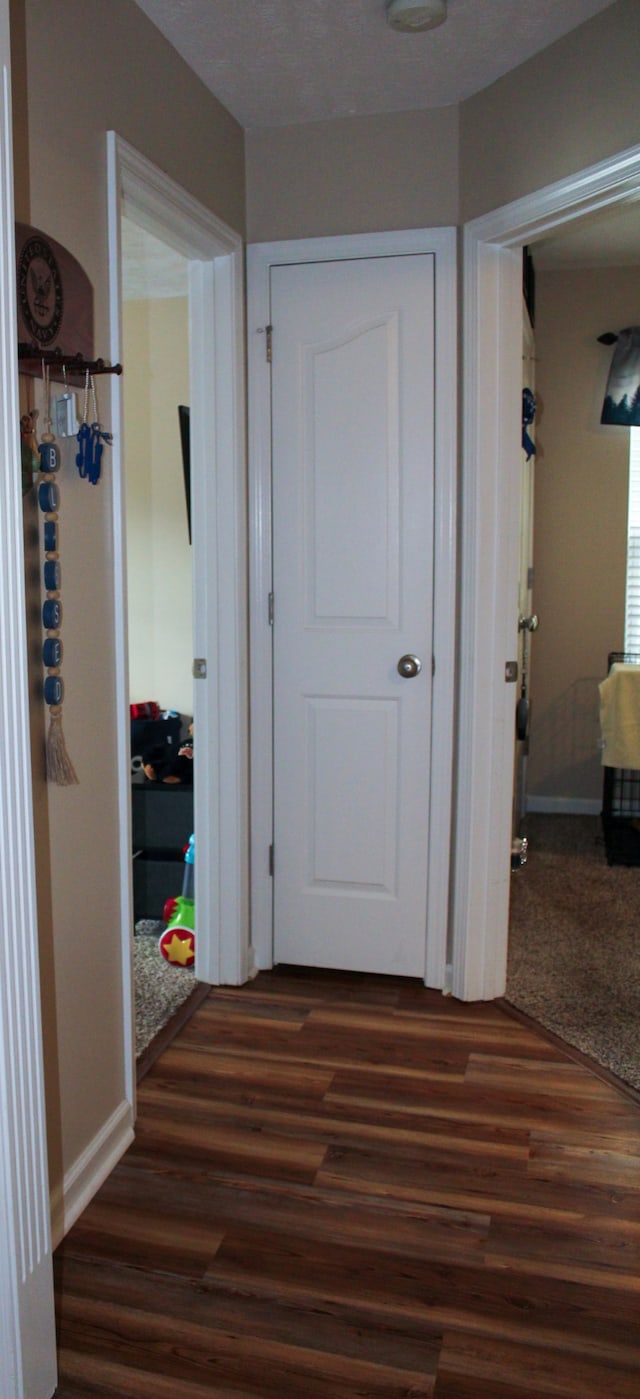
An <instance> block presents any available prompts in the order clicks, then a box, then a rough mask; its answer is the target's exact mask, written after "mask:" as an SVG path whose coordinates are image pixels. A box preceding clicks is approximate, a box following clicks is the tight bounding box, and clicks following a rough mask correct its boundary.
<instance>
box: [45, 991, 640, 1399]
mask: <svg viewBox="0 0 640 1399" xmlns="http://www.w3.org/2000/svg"><path fill="white" fill-rule="evenodd" d="M138 1108H139V1116H138V1124H137V1137H136V1142H135V1144H134V1145H133V1146H132V1147H131V1148H130V1150H129V1151H128V1152H127V1154H126V1156H125V1157H124V1158H123V1160H122V1161H121V1163H120V1164H119V1166H118V1167H117V1168H116V1170H115V1171H114V1172H113V1174H112V1175H111V1177H110V1178H109V1180H108V1181H107V1182H106V1184H105V1185H104V1187H103V1188H102V1190H101V1191H100V1192H99V1194H98V1195H97V1197H96V1198H95V1200H94V1201H93V1202H92V1203H91V1205H90V1206H89V1207H88V1209H87V1210H86V1211H85V1213H84V1215H83V1216H82V1218H81V1219H80V1220H79V1222H78V1223H77V1225H76V1226H75V1228H74V1229H72V1230H71V1232H70V1233H69V1235H68V1236H67V1238H66V1240H65V1241H64V1243H63V1244H62V1245H61V1246H60V1248H59V1249H58V1250H57V1253H56V1257H55V1269H56V1288H57V1311H58V1334H59V1365H60V1385H59V1389H58V1391H57V1393H58V1399H80V1396H82V1399H90V1396H104V1399H107V1396H115V1395H118V1396H126V1399H151V1396H153V1399H210V1397H211V1396H219V1397H220V1399H258V1397H259V1399H364V1396H367V1399H401V1396H404V1399H409V1396H410V1399H423V1396H433V1399H546V1396H553V1397H554V1399H558V1396H560V1397H561V1399H565V1396H571V1399H596V1396H597V1399H603V1396H605V1399H638V1395H640V1266H639V1265H640V1108H639V1107H638V1106H637V1104H635V1103H634V1102H632V1101H630V1100H629V1099H628V1098H626V1097H625V1096H624V1095H623V1094H622V1093H620V1092H618V1090H617V1089H616V1088H615V1087H613V1086H611V1085H609V1084H607V1083H604V1082H602V1081H601V1080H599V1079H598V1078H596V1077H595V1076H594V1075H593V1074H592V1073H591V1072H590V1071H589V1069H588V1068H586V1067H583V1066H582V1065H580V1064H578V1063H576V1062H575V1061H574V1060H572V1059H571V1058H569V1057H568V1056H567V1055H565V1054H564V1053H563V1051H562V1049H561V1048H559V1047H558V1045H557V1044H553V1043H550V1042H549V1041H548V1040H546V1039H545V1038H544V1037H543V1036H542V1035H539V1034H538V1033H537V1032H536V1031H535V1030H534V1029H533V1028H532V1027H530V1026H526V1025H524V1024H522V1023H520V1022H519V1021H517V1020H514V1019H513V1018H511V1017H509V1016H508V1015H506V1014H505V1013H504V1011H503V1010H501V1009H500V1007H498V1006H496V1005H471V1006H469V1005H461V1004H460V1003H459V1002H456V1001H453V1000H451V999H447V998H444V997H442V996H440V995H439V994H437V993H435V992H429V991H426V990H425V989H424V988H423V987H421V986H420V985H419V984H417V983H410V982H408V983H407V982H401V981H395V980H392V979H389V978H376V977H361V976H344V975H329V974H327V975H324V974H315V973H294V972H291V971H284V970H283V971H278V972H273V973H263V974H261V975H260V976H259V977H258V978H257V979H256V981H254V982H253V983H252V984H251V985H250V986H247V987H245V988H242V989H241V990H230V989H225V990H218V991H213V992H211V994H210V995H209V997H208V998H207V1000H206V1001H205V1002H204V1003H203V1004H202V1005H201V1006H200V1008H199V1009H198V1010H197V1011H196V1013H195V1015H194V1017H193V1018H192V1019H191V1020H190V1021H189V1023H188V1024H187V1025H186V1026H185V1027H184V1028H183V1029H182V1030H181V1032H180V1034H179V1035H178V1037H177V1038H176V1039H175V1040H174V1042H173V1044H172V1045H171V1046H170V1047H169V1048H168V1049H167V1050H166V1051H165V1052H164V1054H163V1055H162V1056H161V1057H160V1058H159V1059H158V1060H157V1061H156V1063H155V1064H154V1065H153V1066H152V1068H151V1069H150V1071H149V1073H148V1074H147V1076H146V1078H145V1079H144V1082H143V1083H142V1084H141V1086H140V1089H139V1100H138Z"/></svg>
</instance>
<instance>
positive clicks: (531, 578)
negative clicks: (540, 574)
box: [527, 564, 536, 593]
mask: <svg viewBox="0 0 640 1399" xmlns="http://www.w3.org/2000/svg"><path fill="white" fill-rule="evenodd" d="M535 581H536V571H535V568H534V567H533V564H531V566H530V568H528V569H527V592H528V593H530V592H531V589H532V587H533V585H534V583H535Z"/></svg>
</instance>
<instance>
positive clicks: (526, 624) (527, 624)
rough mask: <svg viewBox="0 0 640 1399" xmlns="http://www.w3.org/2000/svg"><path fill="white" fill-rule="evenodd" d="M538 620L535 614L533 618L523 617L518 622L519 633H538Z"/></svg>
mask: <svg viewBox="0 0 640 1399" xmlns="http://www.w3.org/2000/svg"><path fill="white" fill-rule="evenodd" d="M537 630H538V618H537V616H536V614H535V612H534V614H533V617H521V618H520V620H519V622H518V631H537Z"/></svg>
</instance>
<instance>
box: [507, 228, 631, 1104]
mask: <svg viewBox="0 0 640 1399" xmlns="http://www.w3.org/2000/svg"><path fill="white" fill-rule="evenodd" d="M639 235H640V218H639V216H638V213H637V206H633V205H632V206H631V207H630V208H628V209H623V210H615V209H614V210H613V211H608V212H607V214H606V215H600V217H599V218H598V219H597V220H595V219H594V220H589V222H588V224H587V225H586V226H583V227H574V228H572V229H564V230H561V231H560V232H559V233H557V234H555V235H553V236H552V237H550V238H544V239H542V240H541V241H540V242H538V243H537V244H536V245H535V248H534V249H533V254H534V261H535V269H536V298H535V304H536V314H535V321H536V324H535V351H536V370H537V389H538V394H537V397H538V411H537V413H536V439H537V440H536V445H537V449H538V450H537V453H536V463H537V464H536V499H535V529H534V535H535V574H534V580H533V581H534V586H533V599H534V602H533V609H534V611H535V613H536V614H539V621H540V625H539V630H537V631H536V634H535V636H534V637H532V638H531V642H532V645H531V665H530V671H531V699H532V708H531V725H530V740H529V747H530V753H529V759H528V770H527V802H526V808H527V817H526V830H527V834H528V837H529V848H528V852H527V865H526V868H525V869H523V870H522V871H518V872H515V873H514V876H513V878H512V880H511V891H510V892H511V898H510V917H509V956H508V978H507V988H506V996H507V1000H508V1001H509V1002H510V1003H511V1004H515V1005H516V1006H517V1007H518V1008H519V1009H520V1010H522V1011H524V1012H525V1013H527V1014H529V1015H531V1016H532V1017H533V1018H534V1019H536V1020H538V1021H539V1022H540V1023H541V1024H543V1025H544V1026H545V1027H546V1028H547V1029H549V1030H551V1031H553V1032H555V1033H557V1034H558V1035H560V1037H561V1038H562V1039H563V1041H564V1042H565V1043H568V1044H570V1045H573V1046H574V1047H575V1048H577V1049H580V1050H581V1051H582V1052H583V1053H585V1054H587V1055H588V1056H589V1059H590V1060H591V1062H593V1063H595V1064H596V1065H597V1064H599V1065H602V1066H603V1067H605V1068H607V1069H609V1070H610V1071H612V1072H614V1073H616V1074H617V1075H618V1077H620V1078H621V1079H623V1080H624V1081H626V1082H630V1083H631V1084H632V1085H634V1086H636V1087H638V1086H640V1017H639V1016H638V1006H637V998H636V1000H635V1003H634V996H633V991H632V989H631V988H632V986H633V981H634V968H635V965H636V964H637V939H636V932H635V923H636V913H635V903H636V898H635V888H634V885H635V882H636V880H637V869H636V870H635V873H634V870H633V868H632V866H633V863H634V861H635V863H636V865H637V864H638V862H640V833H639V832H638V831H636V829H635V825H634V818H633V812H634V810H635V812H636V818H635V819H637V814H638V812H639V811H640V808H639V807H638V804H637V802H636V803H635V804H634V801H633V794H634V792H637V791H638V790H639V789H640V782H638V779H637V777H634V776H633V774H632V773H631V772H627V773H626V775H625V816H621V817H620V818H619V819H616V820H615V821H614V820H612V819H610V818H609V816H608V814H607V812H608V810H609V808H610V807H611V805H612V803H611V801H610V800H609V799H608V798H607V795H606V794H607V792H608V782H607V780H606V774H607V773H610V774H611V775H613V770H612V769H607V768H605V767H603V764H602V756H603V754H602V750H601V733H600V723H599V708H600V704H599V685H600V683H601V682H602V681H604V679H605V677H606V674H607V670H608V658H609V656H610V655H611V654H612V653H614V654H617V655H620V656H621V657H622V656H623V655H624V656H625V657H627V655H628V652H630V651H633V650H634V648H633V646H629V645H627V644H626V637H625V592H626V588H625V583H626V573H627V560H628V545H627V511H628V498H629V456H630V454H629V446H630V443H629V428H628V427H622V426H619V425H616V426H611V425H610V424H607V423H604V424H603V423H601V410H602V408H603V402H604V399H605V394H606V390H607V380H608V376H609V371H610V366H611V360H612V353H613V351H612V347H611V345H607V344H605V343H602V341H601V338H600V337H601V336H602V335H603V334H606V333H608V332H613V333H617V332H618V331H619V330H620V329H621V328H622V327H624V326H626V325H628V324H631V323H634V324H635V323H636V321H637V319H638V316H639V315H640V264H639V259H638V251H637V249H638V246H639ZM638 678H640V677H638ZM632 681H633V677H631V678H630V680H629V683H632ZM629 766H630V767H632V766H635V763H632V762H631V760H630V762H629ZM603 812H605V819H604V821H603V819H602V815H601V814H602V813H603ZM627 812H628V813H629V818H630V819H629V820H628V821H627V820H626V813H627Z"/></svg>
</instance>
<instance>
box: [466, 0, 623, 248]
mask: <svg viewBox="0 0 640 1399" xmlns="http://www.w3.org/2000/svg"><path fill="white" fill-rule="evenodd" d="M639 55H640V5H639V4H638V0H617V3H616V4H614V5H611V6H609V7H608V8H607V9H606V10H603V11H602V12H601V13H600V14H598V15H596V16H595V18H594V19H592V20H589V21H588V22H587V23H586V24H583V25H580V27H579V28H578V29H575V30H573V31H572V32H571V33H570V34H567V35H566V36H565V38H563V39H560V40H559V41H558V42H557V43H555V44H552V45H551V46H550V47H549V48H547V49H545V50H544V51H543V52H542V53H539V54H537V55H536V56H535V57H534V58H531V59H529V61H528V62H527V63H523V64H522V65H521V66H520V67H519V68H516V69H515V70H514V71H513V72H512V73H508V74H507V75H506V77H504V78H501V79H500V80H499V81H498V82H497V83H494V84H493V85H492V86H491V87H489V88H486V89H485V90H484V92H479V93H478V94H477V96H475V97H472V98H470V99H469V100H468V101H467V102H463V104H462V106H461V108H460V211H461V220H462V221H466V220H467V219H471V218H476V217H477V216H478V215H479V214H483V213H487V212H488V211H489V210H491V209H497V208H499V207H500V206H501V205H503V204H508V203H510V202H511V200H513V199H519V198H520V197H521V196H522V195H525V194H529V193H532V192H533V191H535V190H537V189H541V188H542V187H543V186H544V185H547V184H551V183H552V182H553V181H554V180H559V179H562V178H563V177H565V176H567V175H570V174H573V173H574V172H577V171H579V170H583V169H585V168H586V167H587V166H589V165H592V164H595V163H596V162H597V161H599V160H604V159H606V158H607V157H609V156H611V155H615V154H616V152H618V151H622V150H624V149H625V148H626V147H628V146H633V145H635V144H636V143H637V142H640V102H639V101H638V57H639Z"/></svg>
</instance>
